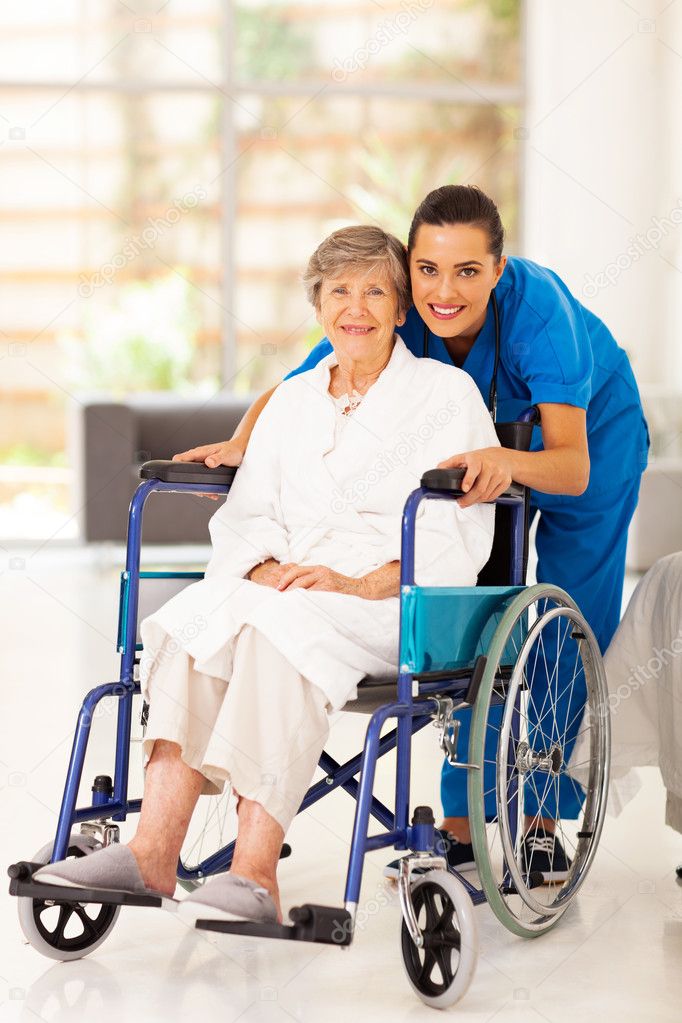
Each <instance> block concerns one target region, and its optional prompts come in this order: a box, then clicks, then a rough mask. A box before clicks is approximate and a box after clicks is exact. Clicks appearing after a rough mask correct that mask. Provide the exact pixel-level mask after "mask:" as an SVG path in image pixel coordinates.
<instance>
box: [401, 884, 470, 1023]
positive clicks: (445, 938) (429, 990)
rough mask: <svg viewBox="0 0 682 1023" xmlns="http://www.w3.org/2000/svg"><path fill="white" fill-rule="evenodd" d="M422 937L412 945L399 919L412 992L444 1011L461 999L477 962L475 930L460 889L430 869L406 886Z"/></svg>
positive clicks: (458, 885)
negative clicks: (409, 885) (419, 945)
mask: <svg viewBox="0 0 682 1023" xmlns="http://www.w3.org/2000/svg"><path fill="white" fill-rule="evenodd" d="M410 894H411V897H412V905H413V906H414V912H415V916H416V918H417V924H418V926H419V930H420V932H421V934H422V938H423V946H422V947H421V948H420V947H418V946H417V945H415V943H414V941H413V940H412V936H411V935H410V931H409V928H408V926H407V924H406V923H405V921H404V920H403V925H402V932H401V944H402V953H403V963H404V965H405V970H406V972H407V979H408V980H409V982H410V984H411V986H412V989H413V990H414V991H415V992H416V993H417V995H418V996H419V997H420V998H421V1000H422V1001H423V1002H425V1003H426V1005H430V1006H431V1007H432V1008H434V1009H445V1008H447V1007H448V1006H449V1005H454V1004H455V1002H458V1001H459V1000H460V998H462V997H463V996H464V995H465V993H466V991H467V990H468V988H469V985H470V984H471V981H472V979H473V976H474V971H475V970H476V962H477V960H478V925H477V923H476V917H475V915H474V905H473V903H472V901H471V899H470V898H469V894H468V892H467V891H466V889H465V888H464V885H463V884H462V883H461V881H459V879H458V878H456V877H454V875H452V874H449V873H448V872H447V871H446V870H430V871H429V872H428V873H427V874H424V875H423V876H422V877H420V878H419V879H418V880H416V881H415V882H414V883H413V884H412V885H411V887H410Z"/></svg>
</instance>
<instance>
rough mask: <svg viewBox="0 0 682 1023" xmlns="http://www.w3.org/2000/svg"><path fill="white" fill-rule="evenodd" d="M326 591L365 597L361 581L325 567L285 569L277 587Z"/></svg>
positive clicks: (279, 588)
mask: <svg viewBox="0 0 682 1023" xmlns="http://www.w3.org/2000/svg"><path fill="white" fill-rule="evenodd" d="M298 588H303V589H306V590H328V591H330V592H332V593H347V594H350V595H351V596H355V597H363V596H365V583H364V580H363V579H353V578H351V576H348V575H341V573H340V572H334V571H333V569H331V568H327V566H326V565H292V566H290V567H289V568H287V571H286V572H284V574H283V575H282V578H281V579H280V581H279V584H278V586H277V589H278V590H294V589H298Z"/></svg>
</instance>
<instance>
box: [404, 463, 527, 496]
mask: <svg viewBox="0 0 682 1023" xmlns="http://www.w3.org/2000/svg"><path fill="white" fill-rule="evenodd" d="M465 472H466V470H465V469H429V470H428V472H425V473H424V475H423V476H422V481H421V483H422V486H423V487H428V488H429V490H447V491H449V492H450V493H451V494H455V495H456V496H457V497H464V496H465V495H464V491H463V490H462V489H461V487H460V483H461V482H462V480H463V479H464V474H465ZM524 490H525V488H524V486H523V484H522V483H512V484H511V486H509V487H507V489H506V490H505V491H503V493H501V494H500V497H523V494H524ZM486 503H488V504H494V503H495V502H494V501H490V502H486Z"/></svg>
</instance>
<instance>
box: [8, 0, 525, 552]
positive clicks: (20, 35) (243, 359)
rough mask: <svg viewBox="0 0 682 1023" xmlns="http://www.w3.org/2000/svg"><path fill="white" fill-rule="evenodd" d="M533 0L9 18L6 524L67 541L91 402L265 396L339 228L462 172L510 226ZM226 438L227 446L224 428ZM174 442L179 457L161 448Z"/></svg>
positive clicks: (120, 10)
mask: <svg viewBox="0 0 682 1023" xmlns="http://www.w3.org/2000/svg"><path fill="white" fill-rule="evenodd" d="M521 19H522V11H521V3H520V0H400V2H393V0H382V3H381V4H380V5H379V4H376V3H372V2H369V0H358V2H353V0H347V2H340V0H338V2H337V0H327V2H324V3H320V2H319V0H315V2H313V0H298V2H286V3H285V2H282V0H269V2H262V3H258V2H253V0H251V2H244V3H240V4H237V3H228V2H219V0H192V2H190V0H169V2H167V3H165V4H163V3H162V2H161V0H156V2H154V3H152V2H150V0H135V2H134V3H128V2H126V3H123V2H122V0H116V2H114V0H111V2H108V3H101V2H95V0H79V2H76V0H72V2H68V0H64V2H63V3H61V4H58V5H53V4H50V3H48V2H46V0H44V2H42V3H40V2H36V3H33V4H31V5H19V6H16V5H15V6H14V7H12V6H11V5H10V6H8V7H7V8H6V10H5V11H4V12H3V14H2V15H0V28H1V31H0V67H1V68H2V80H1V81H0V123H2V126H3V128H2V134H3V135H4V145H3V147H2V150H3V152H2V156H3V166H4V175H3V178H4V189H3V195H2V197H0V217H1V218H2V221H3V230H2V234H1V237H2V242H0V244H1V245H2V248H3V252H2V260H1V262H0V287H1V288H2V292H3V295H4V300H3V302H2V306H1V310H0V317H1V318H2V323H1V324H0V329H1V330H2V347H1V348H0V371H1V372H0V387H1V388H2V392H1V411H0V437H1V438H2V439H1V440H0V466H1V468H0V534H1V535H4V536H25V537H27V536H35V537H40V536H44V537H46V536H50V537H52V536H54V537H55V538H68V537H73V536H75V525H74V523H75V519H74V516H73V511H74V509H73V507H72V501H73V495H72V490H73V487H72V483H73V480H72V473H73V466H72V462H71V458H70V454H69V448H70V440H69V439H70V431H71V425H70V424H72V422H73V417H74V415H76V414H77V411H78V407H79V404H80V403H81V402H82V401H83V395H84V394H85V393H90V392H92V391H103V392H106V393H108V394H110V395H111V396H112V397H113V399H114V400H118V399H123V398H125V396H126V394H128V393H130V392H131V391H133V390H157V389H168V388H171V389H173V390H174V391H176V392H177V393H178V394H179V395H182V394H193V395H196V394H197V393H200V394H202V395H205V396H206V397H207V399H208V398H209V397H210V396H211V395H212V394H214V393H215V392H216V391H217V390H219V389H220V388H226V389H235V390H238V391H240V392H244V393H245V392H250V391H259V390H261V389H263V388H265V387H266V386H269V385H270V384H272V383H274V382H276V381H277V380H279V379H281V377H282V376H283V375H284V373H285V372H287V370H288V369H289V368H291V367H293V366H295V365H296V364H297V363H298V362H299V361H300V360H301V358H302V357H303V356H304V355H305V353H306V351H307V350H308V349H309V347H310V346H311V345H312V344H313V343H314V342H315V341H316V340H317V339H318V338H319V336H320V331H319V328H318V327H317V325H316V323H315V319H314V316H313V315H312V312H311V310H310V308H309V307H308V306H307V304H306V301H305V297H304V294H303V290H302V288H301V286H300V284H299V275H300V273H301V271H302V269H303V267H304V265H305V262H306V260H307V258H308V256H309V255H310V253H311V252H312V250H313V249H314V247H315V246H316V244H317V243H318V242H319V241H320V240H321V238H322V237H323V236H324V235H325V234H326V233H328V232H329V231H330V230H333V229H334V228H335V227H338V226H341V225H343V224H348V223H354V222H363V221H364V222H367V221H370V222H371V221H376V222H379V223H381V224H382V225H384V226H386V227H387V228H389V229H391V230H393V231H395V232H396V233H398V234H399V235H401V236H403V237H405V236H406V233H407V227H408V225H409V220H410V216H411V213H412V212H413V210H414V207H415V205H416V203H417V202H418V201H419V199H420V198H421V197H423V195H424V194H425V193H426V192H427V191H428V190H429V189H430V188H432V187H435V186H436V185H439V184H443V183H444V182H447V181H470V182H476V183H477V184H480V185H481V187H483V188H484V189H486V190H488V191H490V192H491V193H492V194H493V195H494V196H495V198H496V199H497V201H498V203H499V205H500V207H501V210H502V213H503V217H504V220H505V223H506V226H507V232H508V238H509V244H510V248H512V249H513V247H514V240H515V238H516V235H517V225H518V209H517V203H518V194H519V174H520V170H519V152H518V143H517V134H518V125H519V123H520V120H521V110H522V106H523V99H524V97H523V66H522V47H521V43H520V39H521V37H522V31H521V28H522V26H521ZM208 439H212V438H207V440H208ZM171 453H172V452H169V455H170V454H171Z"/></svg>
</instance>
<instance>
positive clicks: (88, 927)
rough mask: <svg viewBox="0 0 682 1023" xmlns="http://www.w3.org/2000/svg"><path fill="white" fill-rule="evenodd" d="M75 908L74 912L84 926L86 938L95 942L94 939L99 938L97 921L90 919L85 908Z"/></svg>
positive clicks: (78, 906) (77, 906)
mask: <svg viewBox="0 0 682 1023" xmlns="http://www.w3.org/2000/svg"><path fill="white" fill-rule="evenodd" d="M73 908H74V912H75V913H76V915H77V916H78V919H79V920H80V921H81V923H82V924H83V931H84V932H85V935H84V936H85V937H86V938H89V939H90V940H92V941H94V939H95V938H96V937H97V928H96V927H95V921H94V920H93V919H92V918H91V917H89V916H88V914H87V913H86V912H85V906H81V905H76V906H74V907H73Z"/></svg>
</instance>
